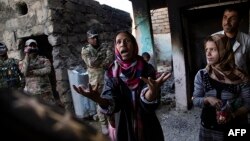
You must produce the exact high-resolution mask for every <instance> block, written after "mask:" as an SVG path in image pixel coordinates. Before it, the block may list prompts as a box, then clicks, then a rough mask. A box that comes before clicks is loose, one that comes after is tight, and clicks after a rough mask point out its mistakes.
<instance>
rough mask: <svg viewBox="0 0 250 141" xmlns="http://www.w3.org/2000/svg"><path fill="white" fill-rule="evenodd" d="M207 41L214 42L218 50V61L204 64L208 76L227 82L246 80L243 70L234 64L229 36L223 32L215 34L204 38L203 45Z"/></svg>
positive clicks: (233, 82) (236, 82) (235, 82)
mask: <svg viewBox="0 0 250 141" xmlns="http://www.w3.org/2000/svg"><path fill="white" fill-rule="evenodd" d="M208 41H212V42H214V43H215V44H216V46H217V49H218V52H219V60H218V62H217V63H216V64H213V65H207V66H206V69H207V70H208V73H209V75H210V77H211V78H213V79H215V80H217V81H220V82H222V83H227V84H239V83H241V82H245V81H248V78H247V77H246V75H245V74H244V73H243V71H242V70H240V69H239V68H238V67H237V66H236V65H235V60H234V52H233V49H232V47H231V45H230V41H229V38H228V37H227V36H225V35H223V34H215V35H212V36H209V37H208V38H207V39H206V40H205V42H204V46H205V45H206V43H207V42H208Z"/></svg>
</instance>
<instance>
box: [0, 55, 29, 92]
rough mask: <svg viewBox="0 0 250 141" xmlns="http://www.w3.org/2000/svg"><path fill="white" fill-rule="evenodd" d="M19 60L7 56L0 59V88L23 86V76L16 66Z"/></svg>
mask: <svg viewBox="0 0 250 141" xmlns="http://www.w3.org/2000/svg"><path fill="white" fill-rule="evenodd" d="M18 63H19V60H17V59H14V58H8V59H6V60H0V88H22V87H24V83H25V80H24V76H23V74H22V73H21V71H20V70H19V68H18Z"/></svg>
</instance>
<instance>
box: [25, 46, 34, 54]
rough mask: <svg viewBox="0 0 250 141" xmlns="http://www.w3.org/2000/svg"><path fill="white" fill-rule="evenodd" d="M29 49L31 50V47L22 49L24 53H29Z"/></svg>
mask: <svg viewBox="0 0 250 141" xmlns="http://www.w3.org/2000/svg"><path fill="white" fill-rule="evenodd" d="M30 49H32V47H29V46H28V47H25V48H24V53H29V51H30Z"/></svg>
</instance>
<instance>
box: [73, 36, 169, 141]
mask: <svg viewBox="0 0 250 141" xmlns="http://www.w3.org/2000/svg"><path fill="white" fill-rule="evenodd" d="M114 44H115V55H116V58H115V61H114V62H113V64H112V65H111V66H110V68H109V69H108V70H107V71H106V74H105V80H104V81H105V82H104V89H103V92H102V94H101V96H99V94H98V92H97V91H96V90H95V88H93V89H92V88H91V86H90V87H89V89H86V88H83V87H81V86H79V87H76V86H74V88H75V90H76V91H77V92H78V93H80V94H82V95H84V96H87V97H89V98H91V99H92V100H94V101H96V102H97V103H99V105H100V106H101V107H102V111H103V113H105V114H107V115H109V116H110V117H112V118H110V119H111V120H110V124H111V125H112V126H113V127H114V128H115V131H116V136H115V139H113V140H117V141H152V140H156V141H163V140H164V136H163V132H162V128H161V125H160V123H159V121H158V119H157V116H156V114H155V110H156V108H157V106H158V105H159V103H160V99H159V98H160V86H161V85H162V84H163V82H165V81H166V80H167V79H168V78H169V76H170V73H163V74H162V75H161V76H160V77H159V78H156V76H155V75H156V72H155V70H154V68H153V67H152V66H150V65H148V63H146V62H145V61H144V60H143V58H142V57H141V56H139V55H138V45H137V43H136V39H135V38H134V36H133V35H132V34H131V33H130V32H128V31H120V32H118V33H117V35H116V36H115V42H114Z"/></svg>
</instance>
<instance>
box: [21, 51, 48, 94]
mask: <svg viewBox="0 0 250 141" xmlns="http://www.w3.org/2000/svg"><path fill="white" fill-rule="evenodd" d="M19 67H20V70H21V72H22V73H23V74H24V76H25V80H26V83H25V88H24V91H25V92H27V93H29V94H31V95H38V94H44V93H51V94H52V87H51V83H50V80H49V74H50V72H51V63H50V61H49V59H47V58H45V57H42V56H36V57H35V58H33V59H31V58H29V57H28V55H26V56H25V58H24V60H23V61H21V62H20V63H19Z"/></svg>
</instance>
